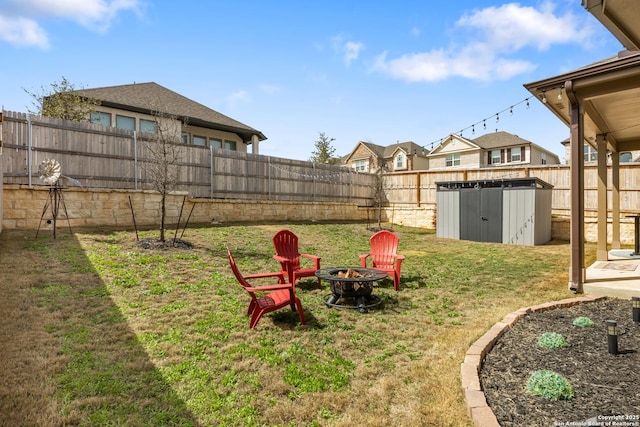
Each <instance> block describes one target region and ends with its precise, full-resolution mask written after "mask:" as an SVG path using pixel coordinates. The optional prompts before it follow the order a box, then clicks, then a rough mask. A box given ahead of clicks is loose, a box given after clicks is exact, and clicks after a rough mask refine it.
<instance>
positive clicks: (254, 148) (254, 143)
mask: <svg viewBox="0 0 640 427" xmlns="http://www.w3.org/2000/svg"><path fill="white" fill-rule="evenodd" d="M251 152H252V153H253V154H260V141H259V140H258V135H251Z"/></svg>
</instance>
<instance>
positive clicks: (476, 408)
mask: <svg viewBox="0 0 640 427" xmlns="http://www.w3.org/2000/svg"><path fill="white" fill-rule="evenodd" d="M605 298H606V296H603V295H588V296H583V297H577V298H568V299H563V300H559V301H551V302H546V303H543V304H538V305H534V306H531V307H526V308H521V309H519V310H516V311H514V312H512V313H509V314H507V315H506V316H505V317H504V318H503V319H502V320H501V321H500V322H498V323H496V324H495V325H493V326H492V327H491V329H489V330H488V331H487V332H486V333H485V334H484V335H483V336H481V337H480V338H479V339H478V340H477V341H475V342H474V343H473V344H471V346H470V347H469V349H468V350H467V353H466V354H465V357H464V362H462V364H461V365H460V376H461V383H462V391H463V392H464V399H465V402H466V404H467V413H468V414H469V416H470V417H471V419H472V421H473V425H474V426H476V427H500V423H498V419H497V418H496V416H495V414H494V413H493V411H492V410H491V408H490V407H489V405H488V404H487V399H486V397H485V395H484V392H483V391H482V386H481V384H480V369H481V368H482V362H483V360H484V357H485V356H486V355H487V353H489V351H491V348H492V347H493V345H494V344H495V343H496V341H498V339H499V338H500V337H501V336H502V334H504V333H505V332H506V331H507V330H509V328H510V327H511V326H513V325H514V324H515V323H516V322H517V321H518V320H520V319H521V318H522V317H524V316H526V315H527V314H529V313H535V312H539V311H547V310H553V309H556V308H566V307H571V306H574V305H577V304H582V303H586V302H594V301H599V300H602V299H605Z"/></svg>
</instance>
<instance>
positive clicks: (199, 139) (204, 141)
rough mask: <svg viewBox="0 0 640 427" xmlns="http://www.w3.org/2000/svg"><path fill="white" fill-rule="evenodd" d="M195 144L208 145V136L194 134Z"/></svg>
mask: <svg viewBox="0 0 640 427" xmlns="http://www.w3.org/2000/svg"><path fill="white" fill-rule="evenodd" d="M193 145H201V146H203V147H205V146H206V145H207V138H205V137H204V136H196V135H193Z"/></svg>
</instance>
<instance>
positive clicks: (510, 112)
mask: <svg viewBox="0 0 640 427" xmlns="http://www.w3.org/2000/svg"><path fill="white" fill-rule="evenodd" d="M509 115H510V116H513V105H512V106H511V107H509Z"/></svg>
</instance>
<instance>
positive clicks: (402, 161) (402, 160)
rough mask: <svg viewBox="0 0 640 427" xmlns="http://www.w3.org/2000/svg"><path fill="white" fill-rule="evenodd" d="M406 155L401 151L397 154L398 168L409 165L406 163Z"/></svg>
mask: <svg viewBox="0 0 640 427" xmlns="http://www.w3.org/2000/svg"><path fill="white" fill-rule="evenodd" d="M405 160H406V157H405V156H404V154H402V153H400V154H398V155H397V156H396V169H404V168H406V167H407V165H406V162H405Z"/></svg>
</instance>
